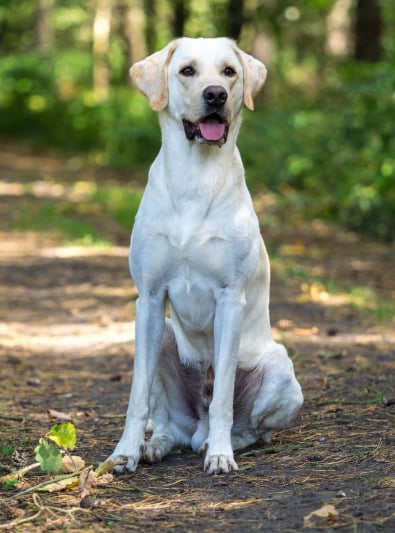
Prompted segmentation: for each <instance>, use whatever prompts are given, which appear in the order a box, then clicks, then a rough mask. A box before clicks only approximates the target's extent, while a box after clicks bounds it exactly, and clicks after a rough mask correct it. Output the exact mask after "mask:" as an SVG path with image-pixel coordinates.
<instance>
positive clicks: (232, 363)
mask: <svg viewBox="0 0 395 533" xmlns="http://www.w3.org/2000/svg"><path fill="white" fill-rule="evenodd" d="M244 306H245V297H244V293H243V292H242V291H240V290H233V289H229V288H225V289H224V290H223V291H222V292H221V295H220V297H219V298H218V300H217V304H216V310H215V322H214V344H215V360H214V374H215V377H214V390H213V399H212V401H211V404H210V408H209V435H208V447H207V453H206V457H205V461H204V469H205V471H206V472H207V473H208V474H218V473H220V472H231V471H232V470H237V469H238V466H237V464H236V462H235V460H234V458H233V450H232V443H231V430H232V425H233V394H234V384H235V375H236V366H237V355H238V350H239V344H240V333H241V322H242V319H243V309H244Z"/></svg>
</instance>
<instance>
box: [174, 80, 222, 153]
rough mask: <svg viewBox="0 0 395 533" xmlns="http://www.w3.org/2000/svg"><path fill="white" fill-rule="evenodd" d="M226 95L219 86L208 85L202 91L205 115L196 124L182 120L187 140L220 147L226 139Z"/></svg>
mask: <svg viewBox="0 0 395 533" xmlns="http://www.w3.org/2000/svg"><path fill="white" fill-rule="evenodd" d="M227 99H228V93H227V92H226V90H225V89H224V88H223V87H221V86H220V85H209V86H208V87H206V89H205V90H204V91H203V100H204V104H205V108H206V111H207V114H206V115H205V116H203V117H202V118H201V119H200V120H199V121H198V122H197V123H194V122H191V121H189V120H187V119H183V121H182V122H183V125H184V131H185V135H186V137H187V139H189V140H190V141H196V142H198V143H201V144H202V143H205V144H214V145H217V146H222V145H223V144H224V143H225V142H226V139H227V137H228V124H227V122H226V119H225V104H226V100H227Z"/></svg>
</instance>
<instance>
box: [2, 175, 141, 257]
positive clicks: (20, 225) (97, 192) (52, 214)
mask: <svg viewBox="0 0 395 533" xmlns="http://www.w3.org/2000/svg"><path fill="white" fill-rule="evenodd" d="M74 189H75V187H74V188H72V189H71V190H72V191H73V192H75V190H74ZM141 196H142V193H141V192H140V191H135V190H131V189H130V187H127V186H121V185H106V186H102V187H99V186H96V185H94V184H93V185H92V186H91V187H89V188H88V190H85V191H84V194H83V195H80V196H78V195H77V196H76V195H73V194H67V191H65V194H64V196H62V197H61V198H58V199H56V200H49V199H41V198H40V199H38V198H35V197H34V196H33V197H30V198H23V199H22V200H21V202H20V203H19V205H18V207H17V208H16V209H15V210H14V213H13V217H12V221H11V223H10V229H11V230H16V231H36V232H42V233H52V234H54V235H56V236H59V237H60V239H61V240H62V242H63V244H65V245H82V246H111V244H112V237H113V235H112V234H113V233H114V231H116V230H117V228H119V229H120V230H122V231H125V232H126V231H127V232H130V230H131V228H132V225H133V221H134V218H135V216H136V213H137V209H138V206H139V203H140V200H141Z"/></svg>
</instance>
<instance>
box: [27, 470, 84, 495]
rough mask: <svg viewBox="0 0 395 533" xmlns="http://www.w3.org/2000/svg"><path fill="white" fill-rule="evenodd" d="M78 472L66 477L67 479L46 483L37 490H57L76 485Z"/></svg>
mask: <svg viewBox="0 0 395 533" xmlns="http://www.w3.org/2000/svg"><path fill="white" fill-rule="evenodd" d="M78 480H79V474H77V475H75V476H73V477H68V478H67V479H59V480H58V481H54V482H53V483H47V484H46V485H44V486H42V487H39V488H37V489H36V490H37V491H38V492H59V491H61V490H65V489H72V488H73V487H75V486H77V485H78Z"/></svg>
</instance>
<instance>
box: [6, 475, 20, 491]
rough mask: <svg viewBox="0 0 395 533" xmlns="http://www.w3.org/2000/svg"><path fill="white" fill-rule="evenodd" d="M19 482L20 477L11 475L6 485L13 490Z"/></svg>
mask: <svg viewBox="0 0 395 533" xmlns="http://www.w3.org/2000/svg"><path fill="white" fill-rule="evenodd" d="M17 483H18V478H16V477H10V478H8V479H6V481H5V487H6V489H7V490H12V489H14V488H15V486H16V484H17Z"/></svg>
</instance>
